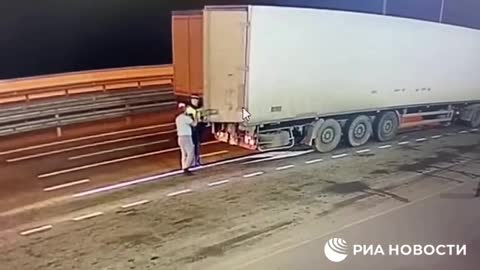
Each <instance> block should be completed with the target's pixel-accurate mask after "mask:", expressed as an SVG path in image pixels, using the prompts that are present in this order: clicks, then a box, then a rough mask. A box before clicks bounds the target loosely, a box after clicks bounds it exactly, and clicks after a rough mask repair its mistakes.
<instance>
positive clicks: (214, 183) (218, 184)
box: [208, 179, 230, 187]
mask: <svg viewBox="0 0 480 270" xmlns="http://www.w3.org/2000/svg"><path fill="white" fill-rule="evenodd" d="M228 182H230V180H228V179H227V180H222V181H217V182H212V183H208V186H209V187H215V186H220V185H223V184H226V183H228Z"/></svg>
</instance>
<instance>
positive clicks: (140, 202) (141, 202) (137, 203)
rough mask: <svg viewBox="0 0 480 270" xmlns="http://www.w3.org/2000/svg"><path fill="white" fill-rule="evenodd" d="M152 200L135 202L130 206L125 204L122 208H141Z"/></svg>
mask: <svg viewBox="0 0 480 270" xmlns="http://www.w3.org/2000/svg"><path fill="white" fill-rule="evenodd" d="M149 202H150V200H141V201H138V202H133V203H129V204H125V205H122V206H121V207H122V208H123V209H125V208H130V207H134V206H139V205H142V204H146V203H149Z"/></svg>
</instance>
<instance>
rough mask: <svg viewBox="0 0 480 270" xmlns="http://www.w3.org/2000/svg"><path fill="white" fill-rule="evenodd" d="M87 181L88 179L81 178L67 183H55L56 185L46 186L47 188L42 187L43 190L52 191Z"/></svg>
mask: <svg viewBox="0 0 480 270" xmlns="http://www.w3.org/2000/svg"><path fill="white" fill-rule="evenodd" d="M88 182H90V179H82V180H78V181H73V182H69V183H65V184H61V185H57V186H51V187H47V188H44V189H43V191H47V192H48V191H54V190H58V189H62V188H66V187H71V186H76V185H81V184H85V183H88Z"/></svg>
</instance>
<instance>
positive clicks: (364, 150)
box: [356, 149, 372, 154]
mask: <svg viewBox="0 0 480 270" xmlns="http://www.w3.org/2000/svg"><path fill="white" fill-rule="evenodd" d="M370 151H372V150H370V149H362V150H358V151H356V153H357V154H363V153H368V152H370Z"/></svg>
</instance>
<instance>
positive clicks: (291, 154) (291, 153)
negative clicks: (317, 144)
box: [242, 150, 314, 164]
mask: <svg viewBox="0 0 480 270" xmlns="http://www.w3.org/2000/svg"><path fill="white" fill-rule="evenodd" d="M313 151H314V150H306V151H286V152H271V153H264V154H260V155H257V157H261V156H264V157H265V158H262V159H258V160H251V161H246V162H243V163H242V164H254V163H260V162H264V161H272V160H278V159H284V158H292V157H298V156H302V155H306V154H309V153H312V152H313Z"/></svg>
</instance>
